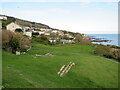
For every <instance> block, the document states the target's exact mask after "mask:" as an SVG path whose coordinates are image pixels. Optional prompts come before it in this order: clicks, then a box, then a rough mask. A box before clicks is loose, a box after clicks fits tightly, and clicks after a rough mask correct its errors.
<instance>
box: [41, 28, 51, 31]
mask: <svg viewBox="0 0 120 90" xmlns="http://www.w3.org/2000/svg"><path fill="white" fill-rule="evenodd" d="M40 30H41V31H50V30H52V29H48V28H40Z"/></svg>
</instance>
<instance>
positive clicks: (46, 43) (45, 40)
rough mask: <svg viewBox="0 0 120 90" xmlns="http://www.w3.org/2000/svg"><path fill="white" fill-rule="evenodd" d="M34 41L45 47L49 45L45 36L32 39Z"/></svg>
mask: <svg viewBox="0 0 120 90" xmlns="http://www.w3.org/2000/svg"><path fill="white" fill-rule="evenodd" d="M34 40H35V41H37V42H39V43H41V44H45V45H48V44H50V42H49V40H48V38H47V37H46V36H41V37H36V38H34Z"/></svg>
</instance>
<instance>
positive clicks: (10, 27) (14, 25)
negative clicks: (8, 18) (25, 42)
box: [6, 22, 22, 32]
mask: <svg viewBox="0 0 120 90" xmlns="http://www.w3.org/2000/svg"><path fill="white" fill-rule="evenodd" d="M6 28H7V30H10V31H12V32H15V30H16V29H21V30H22V27H21V26H20V25H18V24H16V23H14V22H12V23H10V24H8V25H7V27H6Z"/></svg>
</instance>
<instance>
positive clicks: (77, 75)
mask: <svg viewBox="0 0 120 90" xmlns="http://www.w3.org/2000/svg"><path fill="white" fill-rule="evenodd" d="M92 50H93V48H92V47H91V46H85V45H69V46H46V45H42V44H38V43H33V47H32V48H31V50H30V51H28V53H27V54H24V55H20V56H17V55H14V54H11V53H8V52H5V51H3V86H4V87H6V88H117V87H118V64H117V63H113V62H111V61H108V60H105V59H102V58H99V57H96V56H95V55H93V54H92ZM46 53H51V54H53V55H54V56H53V57H47V56H40V57H36V56H35V54H41V55H43V54H46ZM70 61H71V62H74V63H75V66H73V67H72V68H71V69H70V71H69V72H68V73H67V74H65V75H64V76H63V77H59V76H58V75H57V72H58V71H59V69H60V68H61V66H62V65H64V64H68V63H69V62H70Z"/></svg>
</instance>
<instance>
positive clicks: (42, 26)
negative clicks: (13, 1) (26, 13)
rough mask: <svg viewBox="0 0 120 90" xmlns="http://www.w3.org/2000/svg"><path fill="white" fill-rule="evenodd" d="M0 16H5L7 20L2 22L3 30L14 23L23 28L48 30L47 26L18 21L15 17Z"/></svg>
mask: <svg viewBox="0 0 120 90" xmlns="http://www.w3.org/2000/svg"><path fill="white" fill-rule="evenodd" d="M0 16H5V17H7V20H3V22H2V24H3V25H2V27H3V28H4V29H5V27H6V25H7V24H9V23H11V22H13V21H16V23H18V24H20V25H23V26H29V27H31V26H32V27H36V28H50V27H49V26H48V25H45V24H42V23H36V22H31V21H27V20H23V19H19V18H15V17H11V16H6V15H1V14H0Z"/></svg>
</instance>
